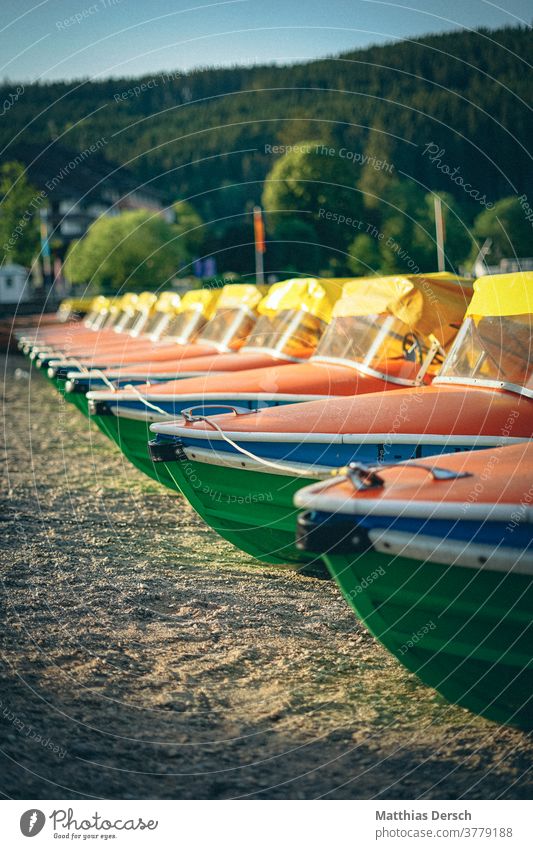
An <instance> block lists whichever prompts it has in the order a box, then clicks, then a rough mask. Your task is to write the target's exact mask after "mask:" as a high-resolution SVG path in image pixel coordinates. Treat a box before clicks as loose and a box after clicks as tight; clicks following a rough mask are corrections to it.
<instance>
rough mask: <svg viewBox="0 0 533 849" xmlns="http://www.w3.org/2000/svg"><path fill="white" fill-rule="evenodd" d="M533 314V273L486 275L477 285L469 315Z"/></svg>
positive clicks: (476, 282)
mask: <svg viewBox="0 0 533 849" xmlns="http://www.w3.org/2000/svg"><path fill="white" fill-rule="evenodd" d="M527 313H533V271H516V272H514V273H513V274H487V275H486V276H484V277H479V278H478V279H477V280H476V281H475V283H474V297H473V298H472V301H471V303H470V306H469V307H468V311H467V315H474V316H479V317H483V316H490V315H502V316H503V315H525V314H527Z"/></svg>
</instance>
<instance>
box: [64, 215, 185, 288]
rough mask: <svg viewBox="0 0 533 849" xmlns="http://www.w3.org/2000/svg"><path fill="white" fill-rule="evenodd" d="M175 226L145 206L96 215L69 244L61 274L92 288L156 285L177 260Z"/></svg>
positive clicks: (175, 269)
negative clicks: (109, 214) (85, 230)
mask: <svg viewBox="0 0 533 849" xmlns="http://www.w3.org/2000/svg"><path fill="white" fill-rule="evenodd" d="M183 258H184V249H183V247H182V245H181V244H180V240H179V230H178V228H177V227H176V226H174V225H172V224H168V223H167V222H166V221H165V220H164V219H163V218H162V217H161V216H159V215H154V214H153V213H152V212H149V211H148V210H142V209H141V210H137V211H135V212H123V213H122V214H121V215H117V216H116V217H107V216H102V217H101V218H99V219H98V220H97V221H95V222H94V224H92V225H91V226H90V228H89V230H88V231H87V234H86V236H85V237H84V238H83V239H81V240H80V241H78V242H75V243H73V245H72V246H71V247H70V249H69V251H68V254H67V257H66V261H65V273H66V275H67V277H68V278H69V279H70V280H71V281H72V282H73V283H85V284H87V283H89V284H92V285H93V286H94V287H95V288H96V289H97V290H100V291H102V290H106V291H107V290H112V291H117V290H119V289H121V288H123V287H124V288H126V289H133V290H135V289H137V290H142V289H157V288H159V287H160V286H164V285H166V284H168V281H169V280H170V279H171V278H172V277H173V276H174V275H175V274H176V273H177V272H178V270H179V267H180V265H181V264H182V262H183Z"/></svg>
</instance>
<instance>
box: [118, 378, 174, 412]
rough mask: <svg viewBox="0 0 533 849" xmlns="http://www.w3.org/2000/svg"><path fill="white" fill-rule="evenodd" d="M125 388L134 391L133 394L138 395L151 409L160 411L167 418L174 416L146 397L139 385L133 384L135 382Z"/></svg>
mask: <svg viewBox="0 0 533 849" xmlns="http://www.w3.org/2000/svg"><path fill="white" fill-rule="evenodd" d="M124 389H129V390H131V392H133V394H134V395H136V396H137V398H138V399H139V401H142V403H143V404H144V406H145V407H149V408H150V410H155V412H156V413H160V414H161V415H162V416H164V417H165V419H168V418H172V417H171V416H170V414H169V413H166V412H165V410H162V409H161V407H157V406H156V404H151V403H150V401H149V400H148V398H145V397H144V395H142V394H141V392H139V390H138V389H137V387H136V386H134V385H133V383H127V384H126V386H124Z"/></svg>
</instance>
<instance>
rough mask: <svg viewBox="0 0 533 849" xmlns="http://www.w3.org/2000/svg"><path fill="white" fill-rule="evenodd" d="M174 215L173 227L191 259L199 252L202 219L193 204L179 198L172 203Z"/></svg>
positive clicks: (203, 236)
mask: <svg viewBox="0 0 533 849" xmlns="http://www.w3.org/2000/svg"><path fill="white" fill-rule="evenodd" d="M172 208H173V210H174V213H175V216H176V220H175V227H176V229H177V231H178V233H179V236H180V244H181V245H182V247H183V248H184V251H185V253H186V254H187V258H188V259H189V260H191V259H193V258H194V257H195V256H196V255H197V254H198V252H199V250H200V246H201V244H202V242H203V241H204V238H205V234H204V228H203V226H202V225H203V223H204V222H203V220H202V217H201V216H200V215H199V213H198V212H197V211H196V209H195V208H194V206H193V205H192V204H191V203H188V201H184V200H180V201H177V203H175V204H173V207H172Z"/></svg>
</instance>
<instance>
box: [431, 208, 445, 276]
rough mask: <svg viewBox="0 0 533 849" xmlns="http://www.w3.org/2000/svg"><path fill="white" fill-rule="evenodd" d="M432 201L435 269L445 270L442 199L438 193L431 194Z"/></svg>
mask: <svg viewBox="0 0 533 849" xmlns="http://www.w3.org/2000/svg"><path fill="white" fill-rule="evenodd" d="M433 202H434V204H435V234H436V237H437V269H438V270H439V271H445V260H444V220H443V217H442V200H441V198H440V197H439V196H438V195H433Z"/></svg>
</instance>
